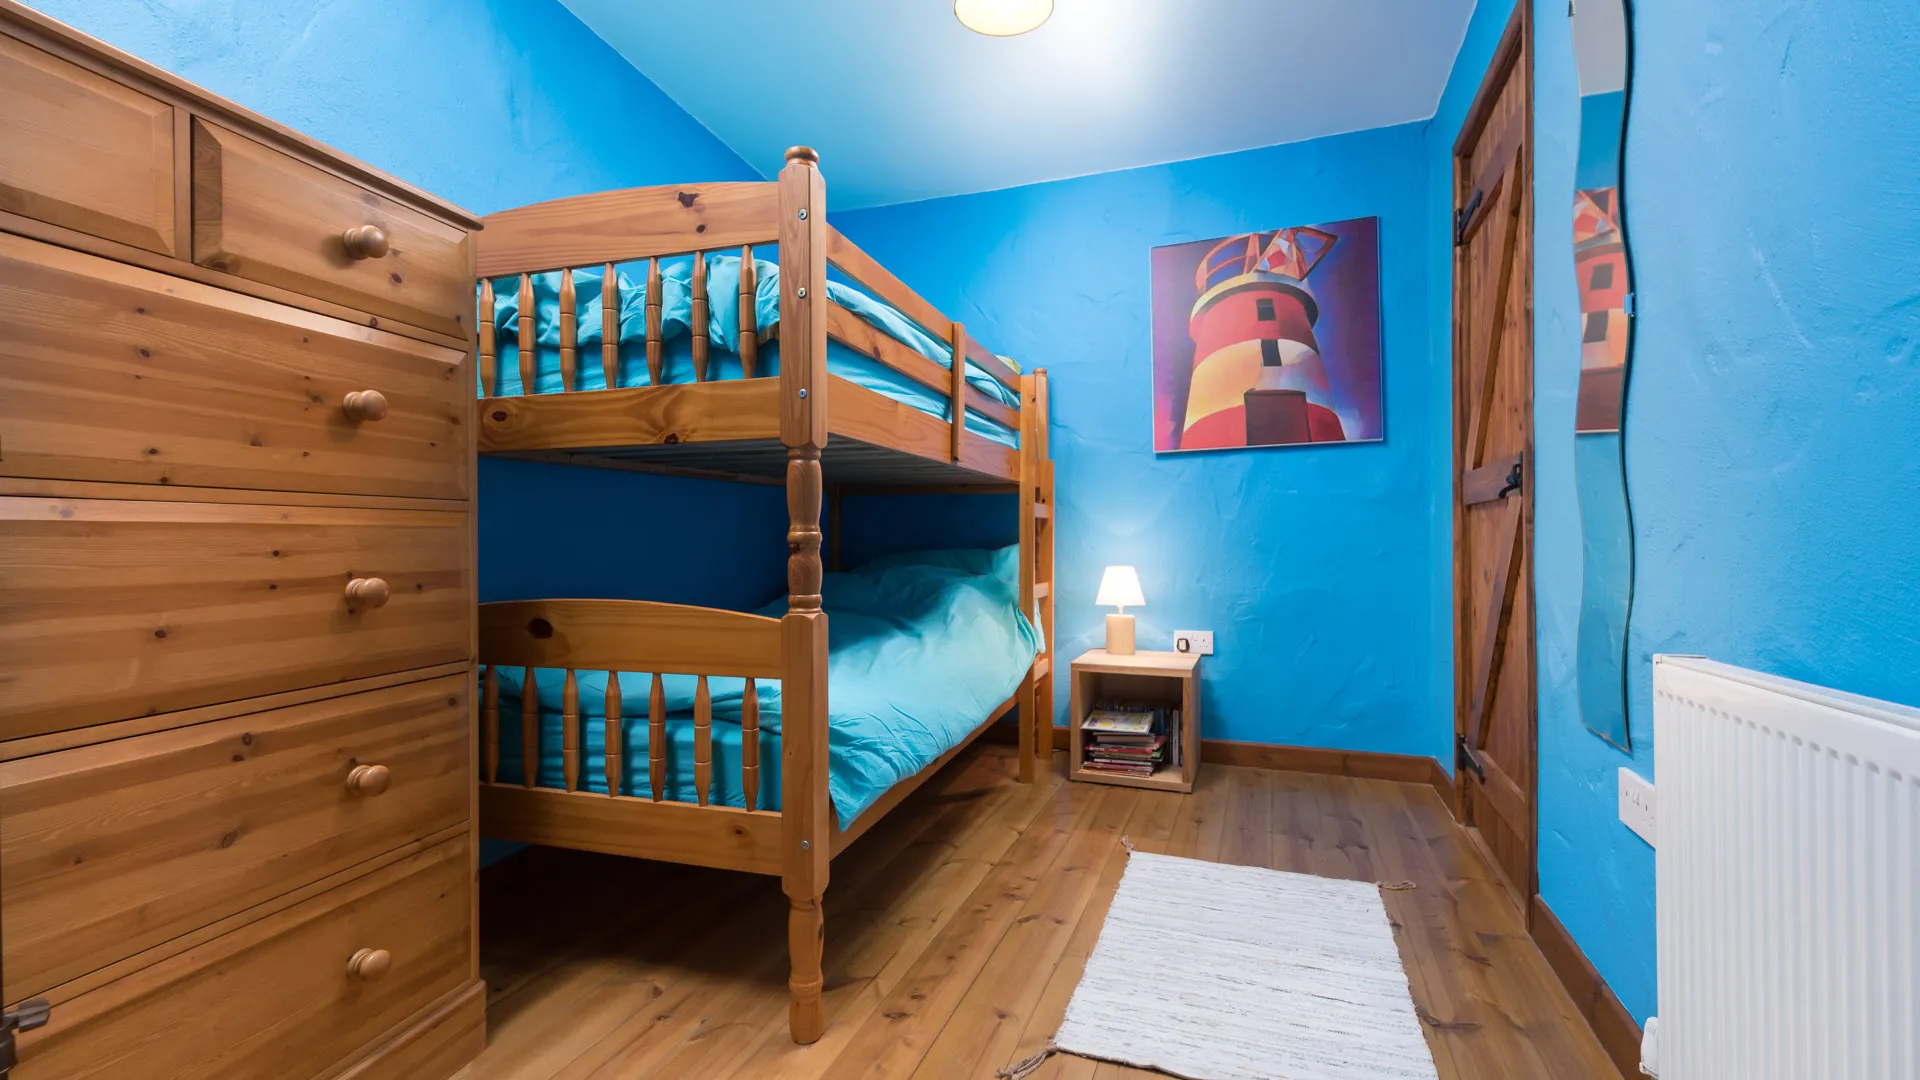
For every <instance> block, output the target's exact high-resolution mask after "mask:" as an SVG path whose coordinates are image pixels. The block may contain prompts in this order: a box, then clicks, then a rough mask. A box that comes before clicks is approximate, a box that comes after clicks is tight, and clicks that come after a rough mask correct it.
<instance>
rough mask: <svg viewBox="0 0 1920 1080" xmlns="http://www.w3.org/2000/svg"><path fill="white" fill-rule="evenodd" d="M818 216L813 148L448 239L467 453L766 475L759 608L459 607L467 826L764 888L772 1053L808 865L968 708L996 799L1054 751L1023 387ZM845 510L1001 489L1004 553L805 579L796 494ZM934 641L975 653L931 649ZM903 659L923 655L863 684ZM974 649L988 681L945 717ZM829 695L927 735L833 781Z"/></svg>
mask: <svg viewBox="0 0 1920 1080" xmlns="http://www.w3.org/2000/svg"><path fill="white" fill-rule="evenodd" d="M825 210H826V188H825V183H824V181H823V179H822V177H821V173H820V170H819V159H818V157H817V156H816V155H815V154H814V153H813V152H812V151H811V150H809V149H807V148H805V147H795V148H794V149H791V150H789V151H788V152H787V156H786V165H785V167H784V168H783V169H782V170H781V172H780V174H779V176H778V177H777V178H776V179H775V180H773V181H769V182H761V183H716V184H703V185H693V186H686V187H653V188H639V189H631V190H624V191H611V192H600V193H594V194H590V195H583V196H578V197H575V198H568V199H560V200H556V201H553V202H546V203H540V204H537V205H533V206H527V207H521V208H518V209H513V210H507V211H503V212H501V213H498V214H494V215H492V216H490V217H488V218H486V219H485V228H484V231H482V232H481V233H480V234H479V237H478V245H477V250H476V268H477V273H478V276H479V284H478V290H479V300H480V309H481V312H480V313H481V317H480V319H479V320H478V322H479V330H480V346H479V348H480V387H479V392H480V394H481V397H482V399H483V400H482V402H481V406H480V409H479V416H480V422H479V425H478V430H477V432H476V436H475V437H476V442H477V444H478V448H479V451H480V452H481V453H484V454H489V455H496V456H503V457H517V458H527V459H533V460H544V461H558V462H564V463H570V464H578V465H588V466H597V467H604V468H616V469H633V470H639V471H644V472H664V473H678V474H686V475H693V476H705V477H712V478H720V479H729V480H737V481H742V482H748V483H767V484H780V485H784V487H785V489H786V496H787V508H788V518H789V528H788V532H787V549H788V553H789V554H788V560H787V585H788V593H787V595H786V597H785V598H784V600H782V601H779V602H777V603H776V604H775V605H774V606H773V607H771V608H770V609H768V610H765V611H763V612H760V613H745V612H736V611H727V610H719V609H713V608H701V607H691V606H685V605H677V604H667V603H655V602H649V601H637V600H594V599H551V600H523V601H509V602H501V603H492V604H483V605H481V610H480V624H479V625H480V629H479V658H480V664H481V672H482V674H481V679H482V693H481V702H482V705H481V717H480V728H481V732H480V757H481V783H480V816H481V828H482V832H483V833H484V834H485V835H488V836H492V837H497V838H501V839H508V840H519V841H525V842H529V843H538V844H548V845H553V846H558V847H568V848H578V849H584V850H590V851H598V852H606V853H612V854H619V855H629V856H636V857H641V858H650V859H661V860H665V861H669V862H679V863H691V864H697V865H701V866H710V867H719V868H723V869H730V870H741V871H748V872H753V873H760V874H767V875H772V876H777V877H779V878H780V880H781V885H782V889H783V891H784V892H785V893H786V895H787V897H788V902H789V914H788V951H789V958H790V966H791V974H790V978H789V982H788V985H789V989H790V992H791V996H792V1001H791V1006H790V1010H789V1026H790V1031H791V1034H792V1037H793V1039H794V1041H795V1042H798V1043H810V1042H813V1041H815V1040H816V1039H818V1038H819V1037H820V1034H821V1032H822V1031H823V1029H824V1027H825V1012H824V1006H823V1004H822V998H821V992H822V984H823V976H822V971H821V952H822V942H823V935H824V929H825V922H824V909H823V905H822V897H823V894H824V892H825V889H826V886H827V881H828V871H829V866H830V862H831V860H832V858H833V857H834V856H835V855H837V854H838V853H839V852H840V851H842V850H843V849H844V848H845V847H846V846H847V845H848V844H850V843H852V842H853V841H854V840H856V839H857V838H858V837H859V836H860V835H861V834H863V833H864V832H866V831H867V830H868V829H869V828H871V827H872V825H873V824H874V822H876V821H878V820H879V819H880V818H881V817H882V816H884V815H885V814H886V813H887V812H888V811H890V810H891V809H893V808H894V807H895V806H897V805H899V803H900V802H901V801H902V800H903V799H905V798H906V796H907V795H909V794H911V793H912V792H913V791H914V790H915V789H916V788H918V787H919V786H920V785H921V784H922V783H923V782H924V781H925V780H926V779H927V778H928V777H930V776H932V775H933V774H934V773H935V772H937V771H938V770H939V769H940V767H941V766H943V765H944V764H946V763H947V762H948V761H950V760H952V758H953V757H954V756H955V755H957V754H959V753H960V751H961V750H962V749H964V748H965V747H966V746H967V745H968V744H969V743H971V742H972V741H973V740H974V739H975V738H977V737H979V736H980V735H981V734H982V733H984V732H985V731H987V730H988V729H989V728H990V727H991V726H992V725H993V724H994V723H995V722H996V721H999V720H1001V719H1002V718H1005V717H1008V716H1009V715H1013V714H1017V717H1018V724H1017V727H1018V731H1019V747H1020V750H1019V759H1018V760H1019V772H1020V779H1021V780H1022V781H1023V782H1032V781H1033V780H1034V779H1035V777H1036V776H1037V775H1038V774H1039V773H1040V772H1041V771H1042V770H1044V769H1046V768H1048V764H1047V763H1049V762H1050V761H1051V754H1052V745H1053V744H1052V731H1051V724H1052V714H1053V708H1052V702H1053V673H1052V664H1053V655H1054V654H1053V648H1052V636H1053V629H1052V628H1053V589H1052V583H1053V530H1052V520H1053V469H1052V463H1051V461H1049V459H1048V455H1047V406H1048V391H1047V377H1046V372H1045V370H1044V369H1041V370H1036V371H1032V372H1027V373H1022V372H1019V371H1017V370H1015V368H1014V367H1013V366H1012V365H1011V364H1010V363H1008V362H1007V361H1005V360H1003V359H1001V358H1000V357H997V356H995V355H994V354H992V353H991V352H989V351H987V350H986V349H984V348H983V347H981V346H980V344H979V343H978V342H977V341H975V340H974V339H973V338H972V337H971V336H969V335H968V334H967V332H966V330H965V328H964V327H963V326H961V325H960V324H959V323H957V322H954V321H953V320H951V319H948V318H947V317H946V316H944V315H942V314H941V313H940V312H939V311H938V310H937V309H935V308H934V307H933V306H932V305H931V304H929V303H927V302H926V301H925V300H923V299H921V298H920V297H919V296H918V295H916V294H915V293H914V292H913V290H911V289H909V288H908V287H907V286H906V285H904V284H903V283H902V282H901V281H900V280H899V279H898V278H896V277H895V276H894V275H892V274H891V273H889V272H888V271H887V270H885V269H884V268H882V267H881V266H880V265H879V264H878V263H877V262H875V261H874V260H873V259H872V258H871V257H869V256H868V255H867V254H866V253H864V252H862V251H861V250H860V249H859V248H858V247H857V246H855V245H854V244H853V243H851V242H850V241H848V240H847V239H846V238H845V237H844V236H842V235H841V234H840V233H839V232H838V231H836V230H835V229H833V228H832V227H831V226H830V225H828V224H827V222H826V214H825ZM768 255H770V256H773V257H772V258H770V259H768V258H763V256H768ZM829 267H831V268H832V270H833V271H835V272H837V275H838V277H834V278H832V279H830V277H829ZM842 279H845V280H842ZM596 352H597V354H598V355H597V356H596V355H595V353H596ZM776 368H777V370H776ZM871 491H951V492H995V491H1005V492H1013V491H1017V492H1018V495H1019V498H1018V506H1019V511H1018V513H1019V543H1018V550H1017V552H1016V551H1013V550H1012V549H1009V550H1008V551H1006V552H1001V553H987V552H976V553H966V552H947V553H935V554H930V555H925V556H909V557H901V558H895V559H890V560H883V561H882V562H881V563H880V564H876V565H875V566H872V567H868V568H864V569H863V570H861V571H859V572H857V573H855V574H850V575H846V576H845V577H844V578H842V577H841V576H840V575H835V577H834V579H833V581H832V582H831V585H832V587H831V588H829V587H827V586H826V584H825V579H826V577H827V575H826V565H825V558H824V557H823V552H822V537H823V529H822V522H821V518H822V509H823V504H826V503H827V502H828V501H829V500H831V502H832V505H833V506H834V507H835V508H836V509H837V506H838V497H839V495H840V494H841V493H843V492H845V493H852V492H871ZM833 525H834V526H837V522H834V523H833ZM828 531H830V532H832V533H833V534H834V540H835V543H836V544H837V542H838V529H837V527H830V529H829V530H828ZM836 561H837V560H836ZM823 592H824V593H826V594H828V595H827V596H826V597H825V599H824V601H823ZM890 596H901V597H908V598H910V599H909V601H907V602H908V603H909V604H910V605H917V610H918V616H917V617H918V618H919V621H918V622H913V621H912V620H906V621H907V622H908V623H909V624H910V625H911V626H914V627H917V629H916V630H915V632H917V633H921V634H922V635H923V636H922V638H921V639H917V640H915V641H914V642H912V643H911V647H907V648H903V649H900V650H897V651H896V652H894V653H891V654H890V653H887V652H886V651H885V650H884V649H882V650H880V651H878V652H874V653H873V654H872V655H855V650H856V648H857V647H859V646H858V643H852V642H849V641H846V640H842V641H836V643H835V644H836V648H835V650H834V651H833V652H832V653H831V654H830V651H829V648H828V609H829V608H831V609H833V610H834V611H835V612H836V616H835V617H836V618H839V619H841V620H842V622H841V623H840V624H839V625H842V626H843V628H845V627H858V626H861V625H863V624H862V623H860V622H859V621H858V620H861V619H863V618H868V619H869V623H870V624H872V625H879V624H882V623H885V624H887V625H890V626H897V625H898V624H901V623H902V622H903V619H902V618H901V617H900V616H899V613H898V612H897V611H887V612H878V613H875V612H869V611H866V610H862V609H861V607H860V604H861V603H863V602H864V603H868V604H879V605H885V604H887V603H891V602H892V601H890V600H888V599H887V598H888V597H890ZM956 605H958V606H956ZM965 605H971V606H970V607H964V606H965ZM963 607H964V610H963ZM954 612H959V614H954ZM943 614H944V615H946V616H951V617H943ZM869 616H874V617H872V618H869ZM950 625H965V626H970V627H975V628H977V629H978V628H984V629H978V632H979V633H980V634H983V635H985V638H986V640H985V641H983V642H982V641H976V642H968V641H964V640H960V639H956V638H954V637H952V636H951V635H949V636H947V637H942V636H941V634H942V633H943V631H942V629H941V627H942V626H950ZM889 632H897V630H895V631H889ZM852 637H858V638H859V639H860V640H861V641H863V642H866V643H867V644H869V645H870V644H871V642H872V640H873V639H872V635H871V634H867V633H865V632H864V631H863V632H861V633H859V634H843V635H842V638H843V639H848V638H852ZM902 655H911V656H912V657H915V658H916V659H915V661H914V663H915V664H928V665H931V666H930V667H927V668H924V669H923V668H921V667H915V668H914V669H913V670H912V671H910V672H904V673H903V672H899V671H894V672H893V679H894V681H893V682H891V683H885V684H880V686H881V688H876V684H872V683H868V682H866V681H865V679H866V675H865V674H863V673H866V672H886V671H887V670H888V669H889V668H890V667H891V668H897V667H898V663H897V661H898V658H899V656H902ZM930 658H931V659H930ZM936 661H937V662H936ZM974 662H978V663H979V664H981V665H983V667H992V668H993V669H994V670H995V671H996V672H997V673H998V675H997V677H998V678H999V679H1000V680H1001V681H1002V682H1010V681H1016V680H1017V682H1016V683H1015V685H1013V686H1012V689H1011V692H1010V693H1008V694H1007V695H1006V696H1005V697H1004V699H998V698H999V691H998V690H996V691H995V692H994V693H993V695H992V697H993V698H996V699H998V700H985V699H981V698H980V697H979V694H978V692H977V687H974V688H973V689H974V691H975V692H974V693H973V696H972V698H971V699H970V698H969V694H968V690H969V688H968V686H967V685H966V683H965V680H964V678H963V677H962V676H963V675H964V670H965V669H966V667H967V665H968V664H969V663H974ZM1009 664H1013V665H1015V668H1014V669H1013V671H1012V674H1011V679H1009V676H1008V665H1009ZM830 669H831V670H832V671H833V672H834V673H835V674H834V675H833V676H830V674H829V671H830ZM902 674H905V675H906V676H907V678H905V679H901V675H902ZM830 678H832V679H836V680H842V681H844V683H845V684H843V682H842V681H836V682H835V684H834V685H835V686H836V687H839V689H840V691H841V692H837V693H836V698H837V699H838V698H841V697H846V696H848V694H847V693H845V692H847V691H853V690H858V691H860V692H859V693H858V694H854V695H852V696H855V697H860V698H865V699H869V700H870V699H871V698H872V697H873V695H874V694H876V693H892V692H898V693H900V694H902V695H903V696H906V697H912V698H915V700H913V701H911V702H909V703H907V704H905V705H904V706H903V710H905V711H911V710H919V712H920V713H922V714H926V715H932V714H934V713H939V716H938V718H937V719H936V720H934V721H929V722H927V723H924V724H917V725H916V729H915V732H914V733H913V737H912V738H903V739H902V740H901V742H902V744H903V745H901V746H897V747H894V746H886V745H882V746H879V747H878V748H877V751H878V752H877V753H868V754H867V756H866V757H865V758H863V759H861V760H862V761H864V762H865V764H866V765H867V766H872V767H868V768H865V769H864V772H861V773H860V774H859V775H855V776H852V777H851V778H849V775H848V771H849V770H850V769H854V768H855V767H856V765H857V764H858V763H856V762H855V761H854V760H853V759H854V758H855V757H856V756H857V754H856V752H855V747H856V743H858V745H859V746H861V747H864V748H865V750H867V751H875V750H876V747H875V743H876V741H880V742H884V741H885V740H886V737H887V735H888V731H887V729H886V728H885V727H884V725H882V726H881V727H880V728H878V729H876V728H874V727H873V726H872V725H868V726H867V727H866V728H865V729H864V730H859V731H855V730H852V729H853V728H855V727H857V726H858V725H857V723H856V722H855V720H849V719H847V716H850V715H854V714H858V713H860V709H859V707H858V705H857V704H856V705H855V706H851V707H848V708H843V709H842V710H841V711H840V713H834V712H831V711H830V708H829V698H828V689H829V682H830ZM855 679H860V680H862V682H861V684H860V685H859V686H857V687H856V686H853V685H851V682H852V680H855ZM529 681H531V682H532V683H533V689H532V691H531V692H529V691H528V690H527V683H528V682H529ZM994 685H998V684H994ZM886 686H892V687H897V688H898V689H897V691H896V690H890V689H886V688H885V687H886ZM583 699H584V706H583ZM880 711H884V710H879V709H873V708H869V709H867V712H866V715H868V716H871V714H873V713H875V712H880ZM842 714H846V715H842ZM775 718H777V727H778V732H777V735H776V734H774V733H773V732H772V731H771V729H772V728H773V727H774V726H775V725H774V724H773V723H772V722H771V721H772V720H773V719H775ZM642 725H644V728H642ZM516 729H517V730H516ZM716 729H717V732H716ZM897 733H899V732H898V731H896V734H897ZM861 740H864V742H862V741H861ZM830 743H831V744H832V745H833V747H834V748H835V749H834V750H833V751H832V752H830V749H829V747H830ZM905 743H912V744H914V745H912V746H906V745H904V744H905ZM689 751H690V753H689ZM769 755H771V757H770V758H769ZM643 759H644V760H643ZM689 759H690V760H689ZM763 761H764V764H765V766H766V767H765V768H764V769H763ZM875 762H878V763H879V764H877V765H875V764H874V763H875ZM903 762H904V763H905V764H902V763H903ZM889 769H891V771H889ZM763 772H764V773H765V781H764V782H763Z"/></svg>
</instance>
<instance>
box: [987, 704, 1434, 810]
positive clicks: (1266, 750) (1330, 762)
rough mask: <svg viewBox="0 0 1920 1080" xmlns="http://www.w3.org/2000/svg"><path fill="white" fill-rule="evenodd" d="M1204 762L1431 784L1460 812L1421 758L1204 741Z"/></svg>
mask: <svg viewBox="0 0 1920 1080" xmlns="http://www.w3.org/2000/svg"><path fill="white" fill-rule="evenodd" d="M1068 734H1069V733H1068V731H1067V729H1066V728H1064V727H1058V726H1056V727H1055V728H1054V729H1053V748H1054V749H1055V750H1065V749H1066V748H1067V739H1068ZM985 738H986V739H987V740H988V741H990V742H996V743H1006V744H1014V743H1017V742H1019V729H1018V728H1017V727H1016V726H1015V725H1014V724H1012V723H1006V722H1003V723H999V724H995V725H994V726H993V729H992V730H990V731H989V732H987V734H986V736H985ZM1200 760H1201V761H1203V762H1206V763H1209V764H1213V765H1247V766H1251V767H1253V768H1256V769H1280V770H1284V771H1287V772H1305V773H1319V774H1321V775H1326V776H1353V777H1358V778H1360V779H1363V780H1392V781H1397V782H1399V783H1403V784H1426V785H1428V786H1430V787H1432V788H1433V789H1434V791H1435V792H1437V793H1439V795H1440V801H1441V802H1443V803H1445V804H1446V806H1447V807H1448V808H1449V809H1454V805H1453V778H1452V777H1451V776H1448V775H1447V771H1446V770H1445V769H1444V768H1441V766H1440V762H1439V761H1438V760H1436V759H1434V758H1430V757H1420V756H1418V755H1416V754H1380V753H1373V752H1371V751H1364V750H1324V749H1321V748H1320V747H1316V746H1281V745H1276V744H1273V743H1250V742H1234V741H1231V740H1228V739H1202V740H1200ZM1456 816H1458V814H1457V811H1456Z"/></svg>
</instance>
